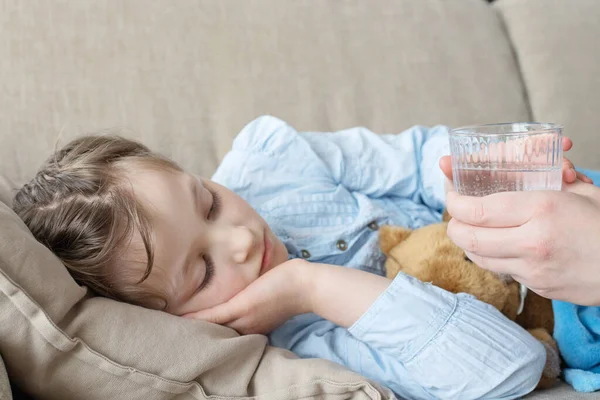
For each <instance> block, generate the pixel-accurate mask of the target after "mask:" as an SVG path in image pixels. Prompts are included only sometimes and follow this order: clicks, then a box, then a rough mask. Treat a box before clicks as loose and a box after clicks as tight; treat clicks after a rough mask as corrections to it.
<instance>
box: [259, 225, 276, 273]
mask: <svg viewBox="0 0 600 400" xmlns="http://www.w3.org/2000/svg"><path fill="white" fill-rule="evenodd" d="M263 239H264V252H263V257H262V263H261V266H260V272H259V273H260V275H262V274H264V273H265V272H267V271H268V270H269V267H270V266H271V260H272V258H273V243H271V239H269V235H268V234H267V231H266V230H265V233H264V236H263Z"/></svg>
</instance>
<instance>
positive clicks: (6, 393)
mask: <svg viewBox="0 0 600 400" xmlns="http://www.w3.org/2000/svg"><path fill="white" fill-rule="evenodd" d="M0 399H3V400H11V399H12V395H11V390H10V383H9V382H8V375H7V373H6V368H5V367H4V362H3V361H2V357H0Z"/></svg>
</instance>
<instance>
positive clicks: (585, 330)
mask: <svg viewBox="0 0 600 400" xmlns="http://www.w3.org/2000/svg"><path fill="white" fill-rule="evenodd" d="M580 171H581V172H583V173H585V174H586V175H587V176H589V177H590V178H591V179H592V180H593V181H594V183H595V184H596V185H599V184H600V171H591V170H584V169H580ZM553 307H554V321H555V322H554V338H555V339H556V342H557V344H558V347H559V350H560V353H561V356H562V358H563V360H564V362H565V364H566V365H567V367H568V368H565V369H564V371H563V374H564V378H565V381H567V383H569V384H570V385H571V386H573V388H574V389H575V390H577V391H579V392H595V391H597V390H600V307H584V306H578V305H575V304H570V303H565V302H562V301H554V302H553Z"/></svg>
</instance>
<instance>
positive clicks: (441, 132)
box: [213, 116, 449, 210]
mask: <svg viewBox="0 0 600 400" xmlns="http://www.w3.org/2000/svg"><path fill="white" fill-rule="evenodd" d="M448 153H449V150H448V137H447V129H446V128H445V127H441V126H438V127H435V128H426V127H421V126H415V127H413V128H410V129H408V130H406V131H405V132H402V133H400V134H385V135H378V134H375V133H373V132H371V131H369V130H368V129H366V128H352V129H348V130H344V131H338V132H334V133H310V132H298V131H296V130H295V129H294V128H293V127H291V126H290V125H288V124H286V123H285V122H284V121H281V120H280V119H277V118H274V117H270V116H264V117H260V118H257V119H256V120H254V121H252V122H250V123H249V124H248V125H247V126H246V127H245V128H244V129H243V130H242V131H241V132H240V134H239V135H238V137H237V138H236V139H235V141H234V143H233V148H232V151H231V152H230V153H228V154H227V156H226V157H225V160H224V161H223V163H222V164H221V166H220V167H219V169H218V170H217V173H216V174H215V175H214V176H213V179H214V180H215V181H217V182H219V183H222V184H224V185H225V186H227V187H229V188H234V189H235V191H236V192H237V193H238V194H240V195H242V197H244V198H246V199H247V200H248V201H249V202H250V203H251V204H255V205H258V204H261V202H262V201H263V197H264V198H265V199H270V198H272V197H273V196H274V195H275V194H276V193H278V192H281V191H290V190H298V189H299V188H305V187H310V191H311V193H314V192H315V190H323V191H330V190H331V188H332V187H339V186H342V187H343V188H345V189H346V190H348V191H351V192H358V193H362V194H365V195H367V196H370V197H374V198H376V197H386V196H387V197H401V198H410V199H413V200H414V201H417V202H423V203H425V204H426V205H428V206H429V207H431V208H434V209H438V210H441V209H442V207H443V199H444V190H443V187H444V185H443V183H444V176H443V174H442V172H441V171H440V168H439V166H438V161H439V159H440V157H442V156H443V155H446V154H448ZM251 182H260V185H258V188H257V187H256V186H257V185H251V184H250V183H251ZM318 188H321V189H318Z"/></svg>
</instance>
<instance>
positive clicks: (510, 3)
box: [0, 0, 600, 400]
mask: <svg viewBox="0 0 600 400" xmlns="http://www.w3.org/2000/svg"><path fill="white" fill-rule="evenodd" d="M0 10H2V12H1V13H0V60H1V61H0V93H2V96H0V173H2V174H4V175H5V176H7V177H9V178H10V179H12V180H13V181H14V182H16V184H17V185H18V184H21V183H23V182H25V181H26V180H27V179H28V178H30V177H31V176H32V175H33V174H34V172H35V170H36V168H37V167H38V166H39V164H40V163H41V161H42V160H43V158H45V157H46V156H47V155H48V154H49V153H50V152H51V151H52V149H53V148H55V146H56V145H59V144H62V143H65V142H66V141H68V140H69V139H71V138H73V137H75V136H77V135H80V134H82V133H85V132H92V131H97V130H100V129H103V128H113V127H119V128H121V132H122V133H123V134H124V135H126V136H130V137H134V138H137V139H140V140H142V141H144V142H145V143H147V144H148V145H149V146H150V147H152V148H153V149H156V150H159V151H161V152H162V153H164V154H166V155H168V156H170V157H172V158H174V159H175V160H176V161H178V162H179V163H181V164H182V165H183V166H184V167H186V168H188V169H189V170H191V171H193V172H195V173H198V174H204V175H210V174H211V173H212V171H214V169H215V167H216V165H217V164H218V162H219V160H220V158H221V157H222V156H223V155H224V154H225V152H226V151H227V150H228V148H229V146H230V144H231V141H232V139H233V137H234V135H235V134H236V132H238V131H239V129H240V128H241V127H242V126H243V125H244V124H245V123H246V122H248V121H249V120H251V119H252V118H254V117H256V116H258V115H260V114H266V113H269V114H273V115H276V116H278V117H280V118H282V119H285V120H288V121H290V122H291V123H293V124H294V125H295V126H296V127H297V128H299V129H303V130H309V129H310V130H323V131H325V130H334V129H340V128H346V127H351V126H356V125H364V126H367V127H369V128H371V129H372V130H375V131H377V132H398V131H401V130H402V129H404V128H407V127H409V126H411V125H413V124H438V123H441V124H447V125H451V126H455V125H462V124H471V123H487V122H498V121H523V120H543V121H553V122H559V123H562V124H564V125H565V128H566V133H567V134H568V135H569V136H571V137H572V138H573V139H574V141H575V148H574V150H573V151H572V152H570V155H571V157H572V159H573V160H574V161H575V162H576V163H577V164H578V165H580V166H583V167H586V168H595V169H600V157H598V156H597V154H598V149H599V148H600V137H599V136H598V134H597V127H598V126H599V125H600V51H599V50H600V49H598V44H597V38H598V37H600V24H598V21H599V20H600V3H598V2H597V1H596V0H570V1H567V0H499V1H498V2H496V3H495V4H494V6H490V5H489V4H488V3H486V2H484V1H483V0H454V1H447V0H445V1H443V0H386V1H379V2H371V1H367V0H364V1H358V0H346V1H333V0H332V1H316V0H315V1H301V0H297V1H291V0H290V1H283V0H245V1H235V0H221V1H216V0H178V1H168V0H128V1H126V2H123V1H121V0H105V1H93V0H78V1H72V2H64V1H57V0H49V1H38V2H24V1H23V2H17V1H11V0H0ZM6 186H7V184H6V182H4V189H0V199H2V196H4V197H5V198H8V199H9V198H10V189H11V188H7V187H6ZM8 201H9V200H6V199H5V202H8ZM0 354H1V355H2V358H3V359H4V364H5V365H6V371H8V376H9V377H10V379H11V381H12V382H13V383H14V384H16V385H18V386H20V387H22V388H23V389H24V390H25V391H26V392H27V393H29V394H31V395H33V396H35V398H39V399H79V398H87V399H108V398H110V399H175V398H177V399H188V398H189V399H203V398H207V397H208V396H220V397H227V398H250V397H252V398H260V399H299V398H327V399H338V398H352V399H377V398H390V394H389V392H386V390H385V389H383V388H380V387H378V386H377V385H375V384H373V383H372V382H369V381H367V380H365V379H364V378H362V377H360V376H358V375H356V374H353V373H350V372H348V371H346V370H344V369H343V368H341V367H339V366H336V365H334V364H332V363H329V362H325V361H321V360H297V359H295V358H294V357H293V355H291V354H290V353H288V352H285V351H282V350H279V349H274V348H271V347H269V346H267V345H266V342H265V339H264V337H262V336H246V337H238V336H237V335H236V334H235V333H234V332H233V331H231V330H229V329H227V328H222V327H218V326H213V325H209V324H203V323H197V322H195V321H187V320H185V321H181V320H179V319H175V317H171V316H168V315H166V314H163V313H159V312H154V311H149V310H143V309H139V308H137V307H133V306H128V305H123V304H118V303H115V302H113V301H110V300H106V299H99V298H94V297H91V296H89V294H87V293H86V292H85V290H84V289H82V288H79V287H78V286H77V285H76V284H75V282H73V281H72V280H71V279H70V277H69V276H68V274H67V272H66V270H65V269H64V268H63V267H62V265H60V263H59V262H58V260H57V259H55V258H54V257H53V256H52V255H51V254H49V253H48V252H47V251H45V249H44V248H43V247H42V246H41V245H39V244H37V243H36V242H35V241H34V240H33V238H32V237H31V235H30V234H29V233H28V232H27V229H26V228H25V227H24V226H23V225H22V224H20V222H19V220H18V219H17V218H16V216H15V215H14V214H13V213H12V212H11V211H10V209H9V208H8V207H7V206H5V205H2V204H0ZM7 382H8V380H7V379H6V372H5V370H4V368H3V367H2V364H1V363H0V397H1V398H2V399H4V398H9V397H10V388H9V387H8V383H7ZM529 398H531V399H538V400H539V399H588V398H590V399H591V398H600V395H595V394H589V395H583V394H577V393H574V392H572V391H571V390H570V389H569V388H568V387H567V386H566V385H560V386H559V387H557V388H556V389H554V390H550V391H546V392H540V393H534V394H532V395H530V396H529Z"/></svg>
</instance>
